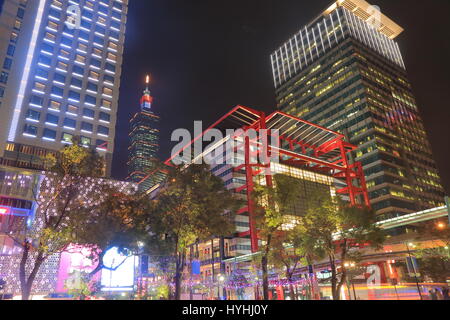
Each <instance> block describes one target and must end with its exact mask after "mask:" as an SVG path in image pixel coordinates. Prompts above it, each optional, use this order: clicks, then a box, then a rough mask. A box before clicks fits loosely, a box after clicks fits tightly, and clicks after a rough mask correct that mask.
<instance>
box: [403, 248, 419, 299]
mask: <svg viewBox="0 0 450 320" xmlns="http://www.w3.org/2000/svg"><path fill="white" fill-rule="evenodd" d="M405 245H406V249H407V250H408V256H409V261H411V266H412V269H413V272H414V279H415V280H416V286H417V291H418V292H419V296H420V300H423V297H422V292H421V291H420V286H419V279H418V278H417V270H416V266H415V265H414V262H413V257H412V255H411V251H410V250H409V245H408V243H405Z"/></svg>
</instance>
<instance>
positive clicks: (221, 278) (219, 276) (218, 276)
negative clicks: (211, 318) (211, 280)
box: [217, 273, 225, 300]
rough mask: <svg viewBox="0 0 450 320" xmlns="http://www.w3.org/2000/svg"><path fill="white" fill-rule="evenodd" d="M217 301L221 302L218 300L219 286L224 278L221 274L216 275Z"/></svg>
mask: <svg viewBox="0 0 450 320" xmlns="http://www.w3.org/2000/svg"><path fill="white" fill-rule="evenodd" d="M217 280H218V282H217V300H221V299H220V284H221V283H223V282H224V281H225V277H224V276H223V275H222V274H220V273H219V274H218V275H217Z"/></svg>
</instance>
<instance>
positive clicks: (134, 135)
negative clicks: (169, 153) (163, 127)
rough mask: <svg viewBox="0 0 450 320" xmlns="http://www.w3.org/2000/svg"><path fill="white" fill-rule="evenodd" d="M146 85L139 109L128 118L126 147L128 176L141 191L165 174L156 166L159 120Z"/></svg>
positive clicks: (157, 182)
mask: <svg viewBox="0 0 450 320" xmlns="http://www.w3.org/2000/svg"><path fill="white" fill-rule="evenodd" d="M149 82H150V77H149V76H147V79H146V83H147V87H146V89H145V91H144V94H143V96H142V98H141V101H140V104H141V105H140V110H139V111H138V112H137V113H136V114H135V115H134V116H133V118H132V119H131V120H130V129H131V131H130V147H129V148H128V154H129V160H128V178H127V180H129V181H132V182H135V183H138V184H139V189H140V190H141V191H143V192H145V191H147V190H149V189H150V188H151V187H153V186H155V185H157V184H159V183H161V182H162V181H163V180H164V178H165V174H164V172H162V171H161V168H158V166H157V165H156V161H158V151H159V121H160V118H159V116H158V115H157V114H155V113H154V111H153V109H152V104H153V97H152V96H151V93H150V90H149V88H148V85H149Z"/></svg>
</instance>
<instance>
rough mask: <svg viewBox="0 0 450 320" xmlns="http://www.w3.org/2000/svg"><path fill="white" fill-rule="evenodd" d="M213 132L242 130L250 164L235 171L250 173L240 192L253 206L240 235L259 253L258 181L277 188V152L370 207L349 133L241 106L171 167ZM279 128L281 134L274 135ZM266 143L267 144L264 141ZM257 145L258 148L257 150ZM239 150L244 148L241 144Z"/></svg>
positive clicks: (285, 160)
mask: <svg viewBox="0 0 450 320" xmlns="http://www.w3.org/2000/svg"><path fill="white" fill-rule="evenodd" d="M212 129H219V130H222V131H223V132H225V130H227V129H234V130H238V129H242V130H240V133H238V134H236V135H235V136H234V138H237V137H239V136H243V139H241V140H243V142H242V143H241V146H240V147H243V149H244V150H245V162H244V164H241V165H239V166H237V167H235V168H234V170H235V171H242V170H245V175H246V184H245V185H243V186H241V187H238V188H236V192H242V191H244V190H246V193H247V205H246V207H244V208H242V209H241V210H239V211H238V214H244V213H247V212H248V214H249V220H250V221H249V222H250V228H249V230H248V231H246V232H243V233H240V234H239V237H247V236H250V239H251V248H252V252H257V251H258V231H257V230H256V226H255V220H254V213H255V204H254V203H253V201H252V197H251V195H252V192H253V190H254V177H255V176H258V175H261V174H264V175H265V180H266V184H267V185H268V186H272V183H273V182H272V176H271V174H270V167H271V162H270V158H271V155H273V154H274V153H276V154H278V155H279V157H280V163H284V164H288V165H292V166H296V167H303V168H304V169H306V170H309V171H315V172H317V173H322V174H329V175H331V176H332V177H334V178H336V179H339V180H341V181H342V182H343V183H344V184H345V187H343V188H341V189H339V190H337V191H336V192H337V193H338V194H341V195H346V196H348V198H349V200H350V203H351V204H352V205H355V204H358V203H360V202H361V197H362V202H363V203H364V204H365V205H367V206H370V202H369V196H368V193H367V186H366V182H365V178H364V172H363V169H362V165H361V163H360V162H356V163H350V161H349V160H348V158H347V154H348V153H349V152H351V151H353V150H355V149H356V146H354V145H352V144H350V143H348V142H346V141H345V137H344V135H342V134H340V133H338V132H335V131H332V130H329V129H327V128H324V127H321V126H319V125H316V124H313V123H311V122H308V121H305V120H302V119H300V118H297V117H294V116H291V115H288V114H286V113H283V112H280V111H275V112H273V113H272V114H270V115H269V116H266V114H265V113H264V112H262V111H258V110H254V109H252V108H248V107H244V106H239V105H238V106H236V107H235V108H233V109H232V110H231V111H230V112H228V113H227V114H226V115H224V116H223V117H222V118H220V119H219V120H218V121H217V122H215V123H214V124H213V125H211V126H210V127H209V128H208V129H206V130H205V131H204V132H203V133H202V134H200V135H199V136H197V137H195V138H194V139H193V140H192V141H191V143H190V144H187V145H186V146H184V147H183V148H182V149H180V150H178V151H177V152H176V153H175V154H174V155H173V156H172V157H171V158H170V159H168V160H167V161H166V162H165V164H166V165H171V161H172V160H173V159H174V157H175V156H177V155H179V154H180V153H182V152H183V151H184V150H185V149H186V148H188V147H189V146H190V145H192V144H194V143H195V142H196V141H198V140H199V139H202V138H203V136H204V135H205V134H206V133H207V132H208V131H209V130H212ZM249 130H254V131H256V132H257V133H260V132H261V131H262V130H265V131H266V132H269V135H270V136H271V137H272V138H273V137H277V138H278V139H279V144H278V145H276V144H272V145H271V144H269V143H267V140H268V138H267V136H264V135H260V134H258V135H257V136H256V138H255V137H250V136H249V135H247V134H246V133H247V132H249ZM274 130H277V133H278V134H277V135H274V134H273V132H275V131H274ZM265 137H266V138H265ZM262 139H266V140H264V141H263V140H262ZM275 145H276V146H275ZM251 146H257V147H256V150H254V149H255V148H251ZM236 148H239V146H237V147H236ZM257 155H259V156H262V157H263V159H266V160H268V161H265V164H261V163H253V162H252V161H251V159H252V157H255V156H257ZM260 159H261V157H260Z"/></svg>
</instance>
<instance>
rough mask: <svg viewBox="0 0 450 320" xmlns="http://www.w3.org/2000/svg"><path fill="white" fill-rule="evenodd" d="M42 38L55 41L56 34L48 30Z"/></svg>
mask: <svg viewBox="0 0 450 320" xmlns="http://www.w3.org/2000/svg"><path fill="white" fill-rule="evenodd" d="M44 39H46V40H49V41H51V42H55V40H56V36H55V35H54V34H52V33H50V32H46V33H45V37H44Z"/></svg>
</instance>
